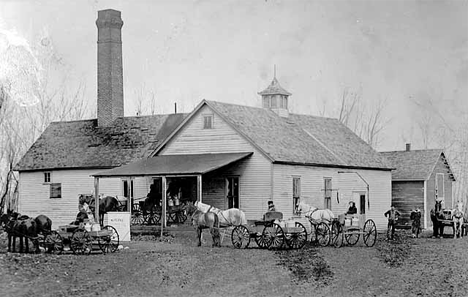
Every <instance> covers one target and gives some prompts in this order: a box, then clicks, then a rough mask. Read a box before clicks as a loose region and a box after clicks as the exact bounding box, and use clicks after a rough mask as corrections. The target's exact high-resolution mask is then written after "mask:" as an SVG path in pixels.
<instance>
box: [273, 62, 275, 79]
mask: <svg viewBox="0 0 468 297" xmlns="http://www.w3.org/2000/svg"><path fill="white" fill-rule="evenodd" d="M273 78H274V79H276V64H274V65H273Z"/></svg>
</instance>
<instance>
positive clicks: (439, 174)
mask: <svg viewBox="0 0 468 297" xmlns="http://www.w3.org/2000/svg"><path fill="white" fill-rule="evenodd" d="M439 176H442V191H439ZM435 192H436V195H437V198H438V199H442V200H444V201H445V175H444V174H443V173H436V176H435ZM440 193H442V195H440Z"/></svg>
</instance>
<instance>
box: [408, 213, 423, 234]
mask: <svg viewBox="0 0 468 297" xmlns="http://www.w3.org/2000/svg"><path fill="white" fill-rule="evenodd" d="M410 219H411V220H412V221H413V222H412V224H411V233H412V237H413V238H414V237H419V232H421V210H420V209H419V207H418V208H416V209H415V210H412V211H411V215H410Z"/></svg>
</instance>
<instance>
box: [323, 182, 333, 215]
mask: <svg viewBox="0 0 468 297" xmlns="http://www.w3.org/2000/svg"><path fill="white" fill-rule="evenodd" d="M323 180H324V189H323V192H324V207H325V208H326V209H330V210H331V208H332V205H331V196H332V179H331V178H330V177H326V178H324V179H323Z"/></svg>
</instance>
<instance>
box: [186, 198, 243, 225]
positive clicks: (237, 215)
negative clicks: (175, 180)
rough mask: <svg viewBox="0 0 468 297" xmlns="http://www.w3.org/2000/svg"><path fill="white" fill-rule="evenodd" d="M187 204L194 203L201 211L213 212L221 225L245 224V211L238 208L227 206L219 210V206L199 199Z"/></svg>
mask: <svg viewBox="0 0 468 297" xmlns="http://www.w3.org/2000/svg"><path fill="white" fill-rule="evenodd" d="M188 205H194V206H195V207H196V208H197V209H198V210H200V211H202V212H203V213H207V212H213V213H215V214H216V215H217V216H218V218H219V222H220V225H221V226H223V227H227V226H239V225H246V224H247V219H246V217H245V213H244V212H243V211H242V210H240V209H238V208H229V209H226V210H221V209H219V208H216V207H213V206H211V205H208V204H205V203H202V202H200V201H196V202H195V203H194V204H192V203H190V202H189V203H188Z"/></svg>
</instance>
